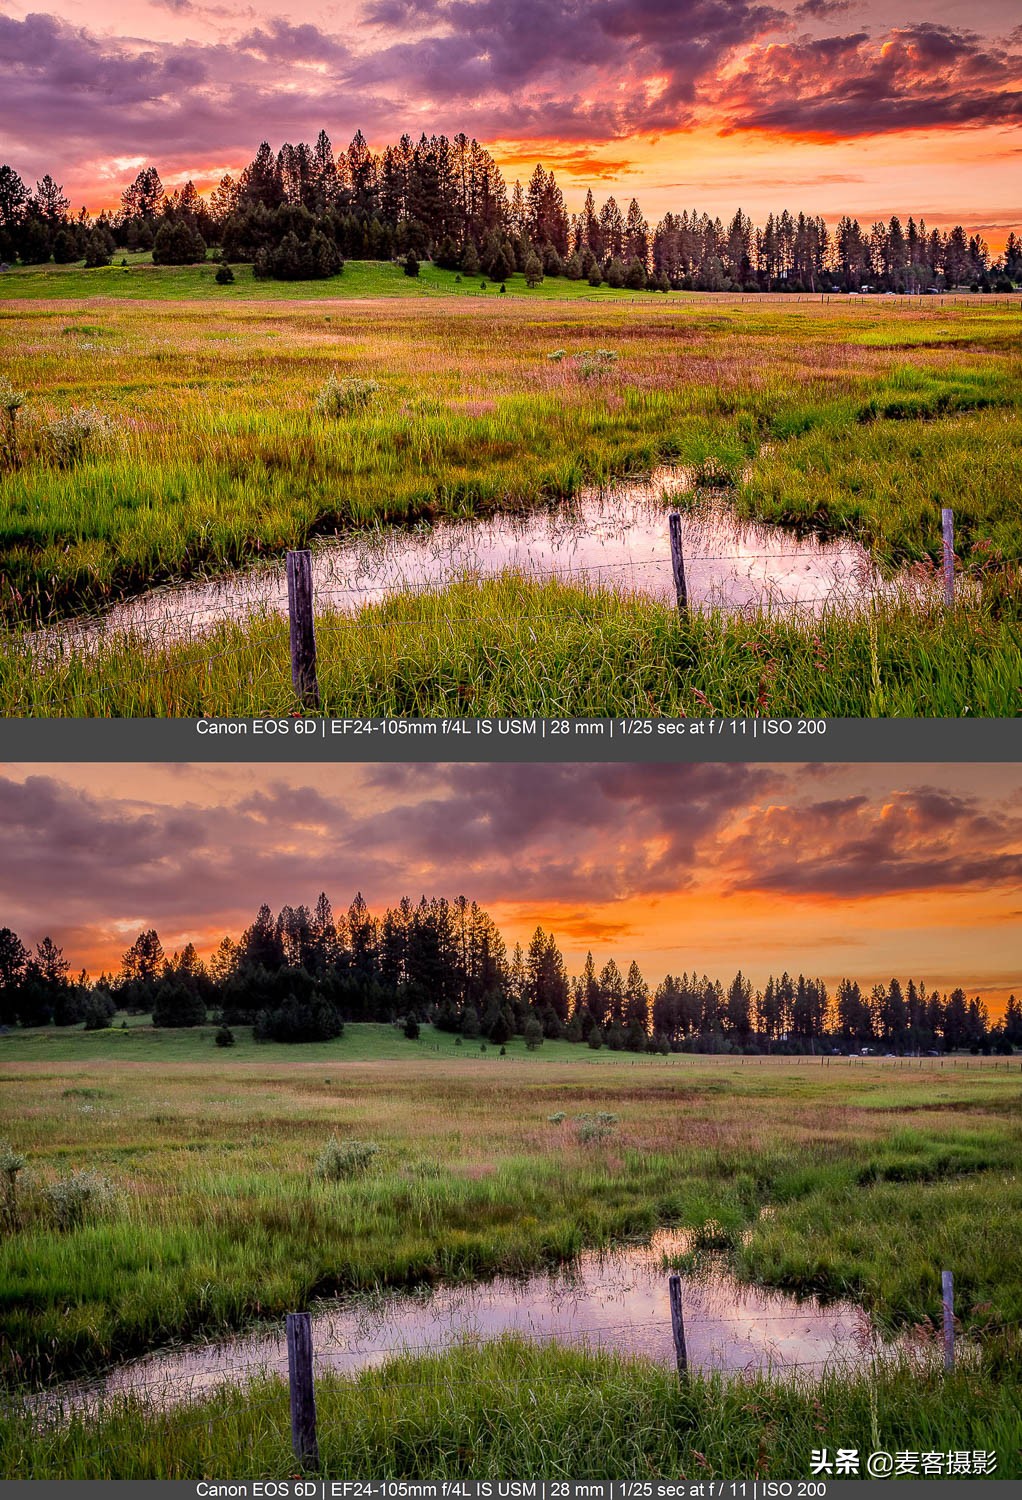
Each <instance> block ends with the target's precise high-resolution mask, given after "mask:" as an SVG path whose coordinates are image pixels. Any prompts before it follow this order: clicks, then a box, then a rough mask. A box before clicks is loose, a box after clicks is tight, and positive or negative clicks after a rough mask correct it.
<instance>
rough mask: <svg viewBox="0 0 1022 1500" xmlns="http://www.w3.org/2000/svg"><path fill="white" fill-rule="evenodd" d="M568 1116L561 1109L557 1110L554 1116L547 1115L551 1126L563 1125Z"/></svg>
mask: <svg viewBox="0 0 1022 1500" xmlns="http://www.w3.org/2000/svg"><path fill="white" fill-rule="evenodd" d="M567 1118H568V1116H567V1115H566V1114H565V1113H564V1110H563V1109H559V1110H558V1111H557V1113H556V1114H555V1115H547V1119H548V1120H549V1121H550V1124H551V1125H563V1124H564V1121H565V1120H566V1119H567Z"/></svg>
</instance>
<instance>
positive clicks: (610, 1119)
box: [575, 1110, 617, 1146]
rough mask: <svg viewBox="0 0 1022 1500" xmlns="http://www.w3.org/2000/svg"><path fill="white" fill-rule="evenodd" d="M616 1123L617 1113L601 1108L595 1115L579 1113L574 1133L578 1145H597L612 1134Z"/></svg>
mask: <svg viewBox="0 0 1022 1500" xmlns="http://www.w3.org/2000/svg"><path fill="white" fill-rule="evenodd" d="M616 1124H617V1115H609V1114H607V1112H606V1111H605V1110H601V1111H600V1112H599V1114H595V1115H579V1117H578V1121H577V1123H576V1125H575V1134H576V1136H577V1137H578V1143H579V1145H580V1146H598V1145H600V1144H601V1142H603V1141H605V1140H606V1139H607V1137H608V1136H609V1135H611V1134H612V1132H613V1130H614V1127H615V1125H616Z"/></svg>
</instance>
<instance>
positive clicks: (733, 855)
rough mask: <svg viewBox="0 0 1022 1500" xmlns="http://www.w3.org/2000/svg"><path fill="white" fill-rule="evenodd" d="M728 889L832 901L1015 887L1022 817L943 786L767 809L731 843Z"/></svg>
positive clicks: (1021, 873)
mask: <svg viewBox="0 0 1022 1500" xmlns="http://www.w3.org/2000/svg"><path fill="white" fill-rule="evenodd" d="M731 862H733V873H732V875H731V883H732V885H733V888H734V889H736V890H757V891H769V892H773V893H777V894H791V895H819V896H825V897H833V898H837V899H856V898H866V897H871V896H888V895H892V894H897V893H898V892H909V891H911V892H920V891H952V890H966V889H969V888H970V887H990V886H996V887H1000V888H1008V889H1011V888H1013V887H1016V886H1022V821H1020V820H1019V818H1017V817H1012V816H1010V815H1006V814H1005V813H1004V812H1003V810H1001V811H1000V813H999V815H997V816H994V815H993V814H992V812H991V811H989V810H987V809H985V808H983V807H981V805H980V804H979V802H978V801H977V800H976V799H973V798H968V797H961V796H955V795H952V794H950V793H948V792H945V791H944V790H942V789H941V788H935V787H921V788H917V789H913V790H912V791H905V792H895V793H893V794H892V795H891V796H889V797H888V798H886V799H880V800H877V799H874V798H870V797H865V796H857V797H845V798H840V799H835V800H832V801H827V802H812V803H808V804H806V805H804V806H801V807H798V806H779V807H774V808H770V809H768V810H766V811H764V813H763V814H762V816H761V817H760V818H759V819H757V822H756V826H755V831H754V832H749V833H746V834H745V835H743V836H742V837H740V838H736V839H734V840H732V841H731V842H730V843H729V845H728V848H727V850H726V853H725V863H731Z"/></svg>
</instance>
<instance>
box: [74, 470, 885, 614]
mask: <svg viewBox="0 0 1022 1500" xmlns="http://www.w3.org/2000/svg"><path fill="white" fill-rule="evenodd" d="M691 490H692V481H691V476H689V475H687V474H686V473H685V472H684V471H682V470H679V469H672V468H663V469H659V470H657V471H656V472H654V473H653V474H652V475H651V476H650V477H649V479H647V480H643V481H634V482H628V483H623V484H618V485H613V486H611V487H609V488H602V489H601V488H597V487H587V488H584V489H582V490H581V491H580V492H579V493H578V494H577V495H576V496H575V497H574V498H573V499H572V500H571V501H566V502H563V503H560V504H558V505H556V506H546V507H538V508H537V507H533V508H531V509H529V510H527V511H524V512H512V513H509V512H501V513H499V514H495V515H488V516H484V517H478V518H475V519H468V520H442V521H437V522H435V523H434V524H431V525H421V526H416V527H410V528H402V527H393V526H387V527H379V528H373V529H370V530H363V531H360V532H357V533H352V534H348V535H345V536H343V537H336V538H329V539H322V540H320V541H318V542H317V543H316V544H315V545H314V546H313V549H312V552H313V586H314V594H315V601H316V607H317V608H320V609H322V608H334V609H338V610H341V611H344V612H349V613H353V612H354V611H356V610H358V609H360V608H361V607H362V606H363V605H366V604H371V603H374V602H378V601H379V600H382V599H385V598H387V597H388V596H389V595H391V594H395V593H400V592H406V591H424V590H429V589H441V588H444V587H446V586H447V585H449V584H451V583H453V582H455V581H457V580H458V579H460V578H465V577H474V578H491V577H495V576H497V575H499V574H501V573H505V572H515V573H521V574H524V575H526V576H527V577H530V578H535V579H537V580H539V579H546V578H550V577H557V578H560V579H563V580H565V581H567V582H570V583H576V584H578V583H585V584H588V585H600V586H608V587H612V588H614V589H617V590H619V591H622V592H638V593H641V594H644V595H648V596H652V597H654V598H658V599H665V600H669V601H673V600H674V597H675V595H674V583H673V575H672V571H671V550H670V541H669V537H668V525H667V517H668V513H669V509H670V501H671V497H672V496H679V497H680V496H683V495H684V496H685V497H686V499H691ZM681 527H682V547H683V552H684V559H685V573H686V580H687V584H688V594H689V603H690V606H691V607H692V608H695V609H700V608H708V607H713V606H716V607H719V608H722V609H725V610H728V611H734V612H740V611H748V610H759V609H766V610H770V611H773V612H784V613H798V612H801V613H806V614H809V615H818V614H819V613H820V612H821V611H822V610H824V609H826V608H831V609H833V608H839V609H843V610H853V609H855V608H856V607H858V606H860V605H862V604H865V603H868V602H869V601H870V600H871V599H872V598H874V597H875V596H876V595H877V594H878V593H883V592H885V591H889V589H890V585H889V584H887V583H885V582H884V580H883V579H882V578H881V576H880V574H879V572H878V570H877V568H876V567H875V565H874V563H873V561H872V559H871V558H870V555H869V553H868V552H867V551H866V549H865V548H864V547H862V546H860V545H859V544H858V543H857V542H854V541H849V540H837V541H821V540H819V539H818V538H816V537H813V536H797V535H795V534H794V533H792V532H790V531H785V530H783V529H781V528H779V527H775V526H763V525H757V524H755V523H745V522H739V521H738V520H737V518H736V517H735V515H734V513H733V511H732V510H731V509H730V508H729V507H728V506H727V505H726V503H725V502H724V501H723V500H721V499H719V498H718V499H717V500H716V501H715V502H714V501H711V502H706V503H700V504H698V505H696V506H694V507H692V508H689V509H683V510H682V512H681ZM253 612H269V613H273V614H286V613H287V580H286V575H285V570H284V567H283V564H282V563H281V564H277V565H275V566H272V567H258V568H253V569H248V570H245V571H242V572H238V573H233V574H228V575H226V576H220V577H217V578H212V579H206V580H202V581H199V582H195V583H187V584H178V585H172V586H168V587H164V588H158V589H152V590H150V591H148V592H147V593H144V594H141V595H138V596H137V597H135V598H134V599H131V600H129V601H127V602H125V603H123V604H119V605H116V606H115V607H113V608H112V609H110V610H109V611H107V612H106V613H105V614H104V615H103V616H102V617H101V618H100V619H99V620H98V621H76V622H72V623H71V624H69V625H66V626H63V627H61V629H60V632H59V634H60V636H61V637H62V638H64V639H67V638H68V637H69V636H70V637H71V638H72V640H73V641H74V642H75V643H76V644H78V643H81V644H87V643H88V640H89V638H90V637H91V636H94V635H96V634H97V633H99V632H110V631H126V630H137V631H139V632H141V633H143V634H144V635H146V636H148V637H149V638H150V639H152V640H153V641H154V642H157V641H174V640H181V639H187V638H190V637H192V636H194V635H197V634H201V633H203V632H204V631H208V630H210V629H212V628H213V627H214V626H215V625H216V624H217V623H218V622H220V621H222V620H224V619H234V620H237V619H241V618H243V617H244V616H245V615H248V614H251V613H253Z"/></svg>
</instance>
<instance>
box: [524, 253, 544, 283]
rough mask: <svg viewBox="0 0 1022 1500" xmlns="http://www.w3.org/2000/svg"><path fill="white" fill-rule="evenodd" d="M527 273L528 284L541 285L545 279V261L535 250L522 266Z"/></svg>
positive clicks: (526, 281)
mask: <svg viewBox="0 0 1022 1500" xmlns="http://www.w3.org/2000/svg"><path fill="white" fill-rule="evenodd" d="M522 269H523V271H524V273H525V284H526V286H539V284H540V282H541V281H542V280H543V262H542V261H541V260H540V258H539V256H538V255H537V254H536V252H535V250H532V251H530V253H529V256H528V259H527V260H526V262H525V265H524V266H523V267H522Z"/></svg>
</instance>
